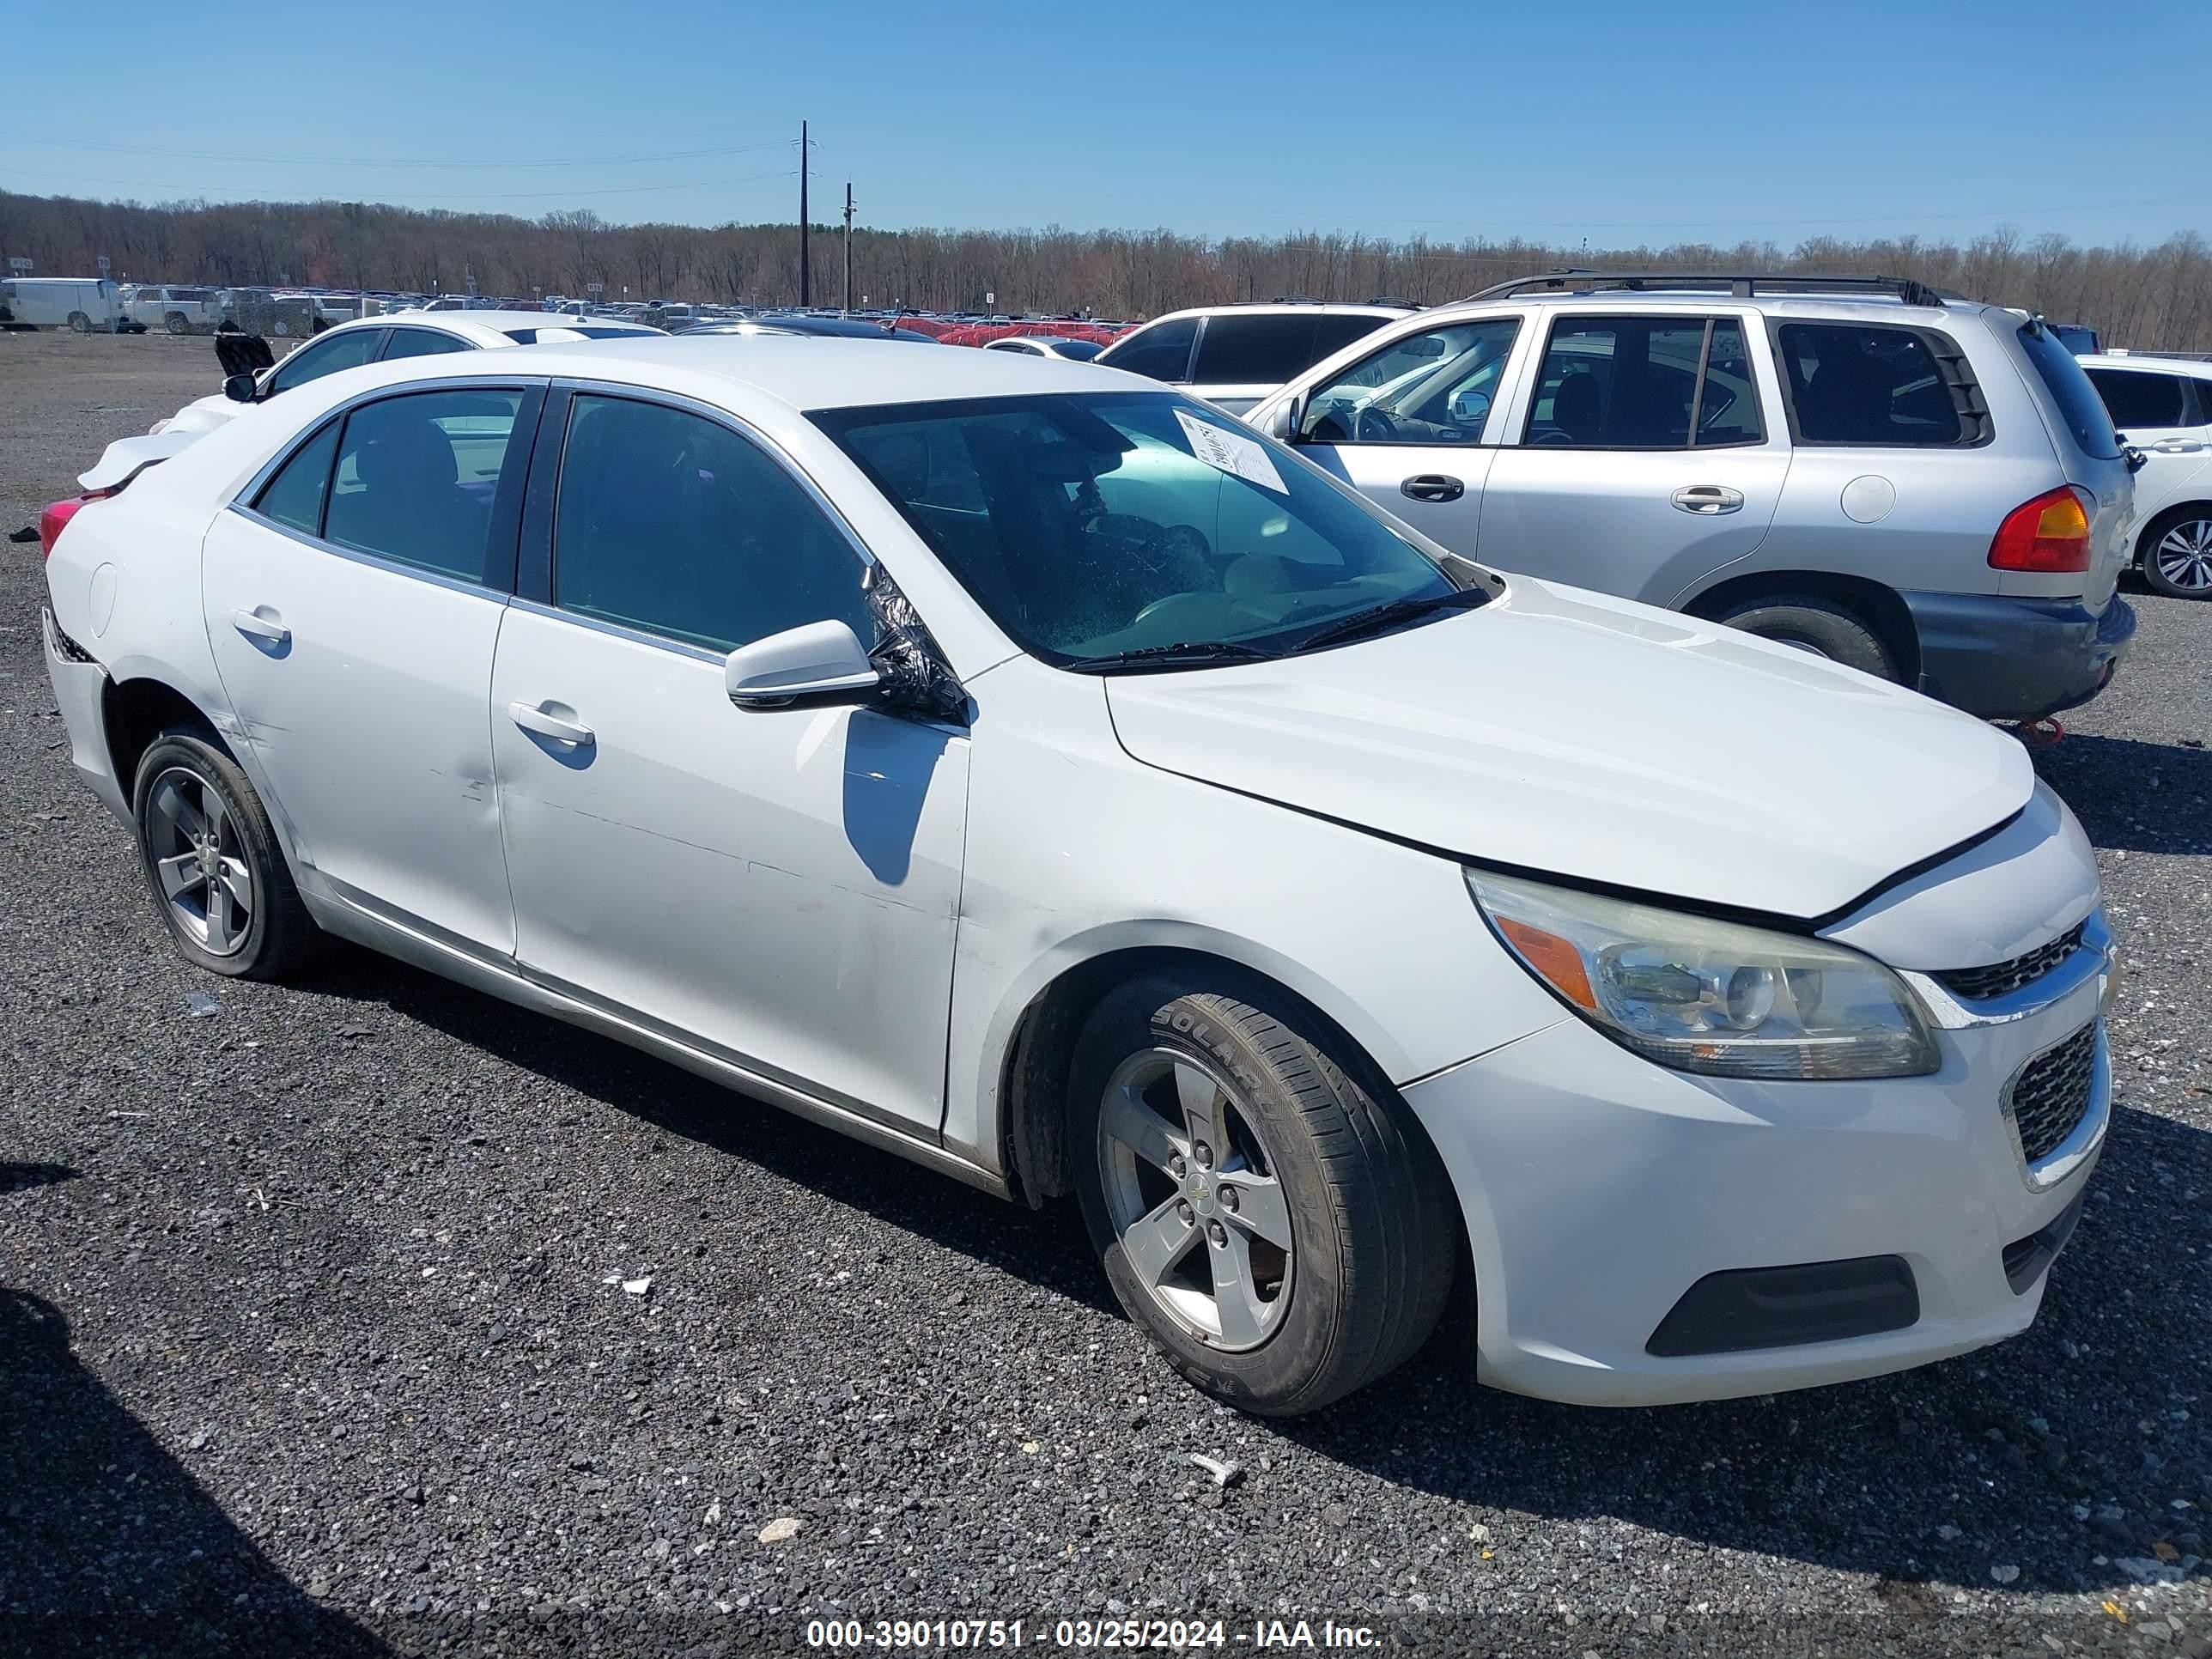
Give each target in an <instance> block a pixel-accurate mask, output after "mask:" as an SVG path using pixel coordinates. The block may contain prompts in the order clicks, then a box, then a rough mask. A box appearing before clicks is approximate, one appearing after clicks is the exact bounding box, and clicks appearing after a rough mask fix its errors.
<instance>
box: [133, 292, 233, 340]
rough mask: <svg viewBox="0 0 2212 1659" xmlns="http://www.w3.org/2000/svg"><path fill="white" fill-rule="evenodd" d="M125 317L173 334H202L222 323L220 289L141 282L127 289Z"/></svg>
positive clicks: (150, 327)
mask: <svg viewBox="0 0 2212 1659" xmlns="http://www.w3.org/2000/svg"><path fill="white" fill-rule="evenodd" d="M122 307H123V311H124V314H125V315H126V316H128V317H130V318H131V319H132V320H133V321H136V322H141V323H143V324H145V325H146V326H147V327H148V328H149V329H155V328H158V329H164V330H166V331H168V332H169V333H171V334H201V333H205V332H206V331H208V330H210V329H211V328H213V327H214V326H215V325H216V324H217V323H219V322H221V321H222V316H223V310H222V298H221V293H220V290H218V289H212V288H179V287H174V286H162V285H161V284H157V283H139V284H138V285H137V286H136V287H134V288H127V289H124V290H123V295H122Z"/></svg>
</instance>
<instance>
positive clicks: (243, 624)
mask: <svg viewBox="0 0 2212 1659" xmlns="http://www.w3.org/2000/svg"><path fill="white" fill-rule="evenodd" d="M264 611H266V612H267V613H268V614H267V615H265V616H264V615H263V614H262V613H263V612H264ZM230 625H231V626H232V627H233V628H235V629H237V630H238V631H239V632H240V633H241V634H243V635H246V638H247V639H249V640H258V641H261V643H262V644H264V645H276V646H284V645H289V644H291V643H292V630H291V629H289V628H287V627H285V626H284V619H283V617H281V616H279V615H278V614H277V613H276V611H272V610H270V607H269V606H267V605H262V606H261V607H260V608H259V609H258V610H254V611H248V610H246V609H245V608H244V607H242V606H241V607H240V609H238V610H236V611H232V612H231V613H230Z"/></svg>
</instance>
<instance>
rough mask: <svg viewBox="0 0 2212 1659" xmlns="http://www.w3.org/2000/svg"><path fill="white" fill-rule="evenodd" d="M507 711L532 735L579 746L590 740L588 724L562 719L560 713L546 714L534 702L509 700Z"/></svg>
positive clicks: (509, 715)
mask: <svg viewBox="0 0 2212 1659" xmlns="http://www.w3.org/2000/svg"><path fill="white" fill-rule="evenodd" d="M507 715H508V718H510V719H511V720H513V722H514V723H515V724H516V725H517V726H520V727H521V728H522V729H523V730H524V731H526V732H529V733H530V734H531V735H532V737H539V738H551V739H552V740H553V741H554V742H555V743H573V744H578V745H579V746H580V745H582V744H587V743H590V742H591V741H592V728H591V727H590V726H583V725H580V724H579V723H577V722H576V721H574V720H562V718H561V716H560V715H558V714H548V713H547V712H546V711H545V710H544V709H543V708H538V707H537V706H536V705H535V704H532V703H526V702H511V703H509V704H507Z"/></svg>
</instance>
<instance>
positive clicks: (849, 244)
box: [844, 179, 853, 311]
mask: <svg viewBox="0 0 2212 1659" xmlns="http://www.w3.org/2000/svg"><path fill="white" fill-rule="evenodd" d="M844 308H845V309H846V310H847V311H850V310H851V309H852V308H853V181H852V180H851V179H847V180H846V181H845V306H844Z"/></svg>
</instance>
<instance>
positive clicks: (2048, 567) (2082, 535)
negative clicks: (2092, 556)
mask: <svg viewBox="0 0 2212 1659" xmlns="http://www.w3.org/2000/svg"><path fill="white" fill-rule="evenodd" d="M2095 505H2096V498H2095V497H2094V496H2093V495H2087V494H2086V493H2085V492H2083V491H2081V490H2079V489H2074V488H2072V487H2071V486H2067V487H2063V488H2061V489H2053V490H2051V491H2049V492H2048V493H2046V494H2045V495H2038V496H2037V497H2036V498H2035V499H2034V500H2033V501H2022V502H2021V504H2020V505H2019V506H2018V507H2015V508H2013V510H2012V511H2011V512H2009V513H2006V514H2005V520H2004V522H2003V523H2002V524H2001V525H1999V526H1997V533H1996V540H1995V541H1992V542H1991V543H1990V566H1991V567H1992V568H1996V569H1998V570H2029V571H2034V572H2037V573H2039V574H2063V573H2067V572H2071V571H2077V570H2087V568H2089V509H2090V508H2091V507H2094V506H2095Z"/></svg>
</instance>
